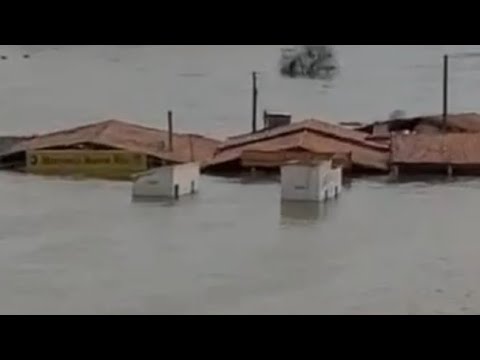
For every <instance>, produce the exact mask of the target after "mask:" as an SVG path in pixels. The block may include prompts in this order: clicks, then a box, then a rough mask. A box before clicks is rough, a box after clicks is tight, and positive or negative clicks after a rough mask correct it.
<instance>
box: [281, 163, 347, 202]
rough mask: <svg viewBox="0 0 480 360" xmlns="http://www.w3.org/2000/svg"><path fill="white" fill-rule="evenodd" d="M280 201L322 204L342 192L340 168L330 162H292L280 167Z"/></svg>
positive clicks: (341, 172)
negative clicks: (334, 166) (333, 166)
mask: <svg viewBox="0 0 480 360" xmlns="http://www.w3.org/2000/svg"><path fill="white" fill-rule="evenodd" d="M281 182H282V200H285V201H315V202H324V201H327V200H329V199H333V198H336V197H338V196H339V195H340V194H341V192H342V182H343V171H342V168H332V161H331V160H328V161H321V162H304V161H294V162H290V163H288V164H285V165H284V166H282V169H281Z"/></svg>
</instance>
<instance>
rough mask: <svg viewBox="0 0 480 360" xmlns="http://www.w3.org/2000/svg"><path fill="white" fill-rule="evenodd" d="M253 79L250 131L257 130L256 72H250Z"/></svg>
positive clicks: (254, 131)
mask: <svg viewBox="0 0 480 360" xmlns="http://www.w3.org/2000/svg"><path fill="white" fill-rule="evenodd" d="M252 80H253V94H252V96H253V100H252V133H256V132H257V113H258V109H257V107H258V88H257V73H256V72H253V73H252Z"/></svg>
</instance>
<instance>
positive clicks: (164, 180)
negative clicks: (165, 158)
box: [133, 163, 200, 199]
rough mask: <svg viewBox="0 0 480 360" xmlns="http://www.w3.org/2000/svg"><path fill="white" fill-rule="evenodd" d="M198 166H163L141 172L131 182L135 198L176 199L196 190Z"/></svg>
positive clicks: (198, 180) (198, 178)
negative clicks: (132, 182)
mask: <svg viewBox="0 0 480 360" xmlns="http://www.w3.org/2000/svg"><path fill="white" fill-rule="evenodd" d="M199 182H200V166H199V165H198V164H196V163H190V164H183V165H174V166H164V167H161V168H158V169H153V170H151V171H149V172H146V173H144V174H141V175H140V176H139V177H138V178H137V180H136V181H135V182H134V184H133V197H134V198H135V199H143V198H145V199H178V198H180V197H182V196H184V195H189V194H194V193H197V192H198V189H199Z"/></svg>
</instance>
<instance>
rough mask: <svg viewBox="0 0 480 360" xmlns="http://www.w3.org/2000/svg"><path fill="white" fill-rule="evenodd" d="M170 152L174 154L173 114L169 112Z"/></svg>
mask: <svg viewBox="0 0 480 360" xmlns="http://www.w3.org/2000/svg"><path fill="white" fill-rule="evenodd" d="M168 151H170V152H173V112H171V111H169V112H168Z"/></svg>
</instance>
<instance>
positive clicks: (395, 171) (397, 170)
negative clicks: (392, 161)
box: [390, 165, 400, 181]
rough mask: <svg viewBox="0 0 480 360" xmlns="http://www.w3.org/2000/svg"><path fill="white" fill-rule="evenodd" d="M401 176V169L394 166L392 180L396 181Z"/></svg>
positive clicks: (391, 174)
mask: <svg viewBox="0 0 480 360" xmlns="http://www.w3.org/2000/svg"><path fill="white" fill-rule="evenodd" d="M399 176H400V167H399V166H398V165H392V168H391V172H390V178H391V179H392V180H395V181H396V180H398V178H399Z"/></svg>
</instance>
